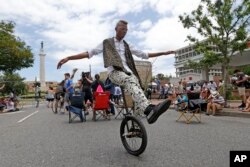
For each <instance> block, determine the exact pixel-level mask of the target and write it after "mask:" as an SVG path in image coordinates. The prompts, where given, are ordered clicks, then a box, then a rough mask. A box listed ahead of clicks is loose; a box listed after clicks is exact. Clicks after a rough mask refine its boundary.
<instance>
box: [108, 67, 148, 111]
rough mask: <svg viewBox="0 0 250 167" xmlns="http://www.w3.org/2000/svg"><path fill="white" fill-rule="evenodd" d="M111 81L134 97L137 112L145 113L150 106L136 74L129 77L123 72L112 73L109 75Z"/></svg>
mask: <svg viewBox="0 0 250 167" xmlns="http://www.w3.org/2000/svg"><path fill="white" fill-rule="evenodd" d="M109 79H110V80H111V81H112V82H113V83H114V84H117V85H119V86H123V87H124V89H125V90H126V91H128V92H129V94H130V95H131V96H132V99H133V101H134V103H135V111H136V112H138V113H143V112H144V110H145V109H146V108H147V106H148V105H149V104H150V102H149V101H148V99H147V98H146V96H145V94H144V92H143V90H142V89H141V86H140V84H139V81H138V79H137V77H136V76H135V75H134V74H131V75H127V74H126V73H125V72H123V71H116V70H114V71H112V72H111V73H110V74H109Z"/></svg>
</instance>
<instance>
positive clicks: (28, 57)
mask: <svg viewBox="0 0 250 167" xmlns="http://www.w3.org/2000/svg"><path fill="white" fill-rule="evenodd" d="M14 27H15V24H14V23H13V22H5V21H1V22H0V62H1V64H0V71H4V72H10V73H13V72H15V71H16V70H20V69H22V68H28V67H31V66H32V65H33V63H34V57H33V54H32V53H31V49H30V47H29V46H26V44H25V42H24V41H22V40H21V39H20V38H19V37H16V36H15V35H14Z"/></svg>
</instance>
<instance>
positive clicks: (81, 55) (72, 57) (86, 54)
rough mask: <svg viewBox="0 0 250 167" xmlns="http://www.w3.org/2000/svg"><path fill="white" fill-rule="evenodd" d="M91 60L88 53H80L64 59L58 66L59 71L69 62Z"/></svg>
mask: <svg viewBox="0 0 250 167" xmlns="http://www.w3.org/2000/svg"><path fill="white" fill-rule="evenodd" d="M84 58H89V54H88V52H83V53H79V54H77V55H72V56H68V57H65V58H64V59H61V60H60V61H59V62H58V64H57V69H59V68H61V66H62V65H63V64H65V63H67V62H68V61H69V60H78V59H84Z"/></svg>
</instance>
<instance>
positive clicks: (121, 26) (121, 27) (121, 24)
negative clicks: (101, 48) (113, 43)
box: [115, 20, 128, 40]
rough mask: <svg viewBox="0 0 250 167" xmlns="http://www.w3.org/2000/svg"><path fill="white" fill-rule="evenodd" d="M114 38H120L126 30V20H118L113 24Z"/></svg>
mask: <svg viewBox="0 0 250 167" xmlns="http://www.w3.org/2000/svg"><path fill="white" fill-rule="evenodd" d="M115 31H116V38H117V39H118V40H122V39H123V38H124V37H125V35H126V34H127V31H128V22H127V21H125V20H119V21H118V22H117V24H116V26H115Z"/></svg>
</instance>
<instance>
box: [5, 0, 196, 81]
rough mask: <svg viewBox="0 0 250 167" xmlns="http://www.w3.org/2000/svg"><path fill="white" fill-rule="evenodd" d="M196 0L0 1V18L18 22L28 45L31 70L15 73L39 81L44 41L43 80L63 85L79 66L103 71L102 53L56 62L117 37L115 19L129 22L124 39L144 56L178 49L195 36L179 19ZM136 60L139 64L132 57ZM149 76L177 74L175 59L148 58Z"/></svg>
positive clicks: (80, 68) (19, 31)
mask: <svg viewBox="0 0 250 167" xmlns="http://www.w3.org/2000/svg"><path fill="white" fill-rule="evenodd" d="M199 2H200V0H126V1H124V0H39V1H38V0H18V1H17V0H8V1H6V0H0V4H1V5H0V20H5V21H14V22H15V23H16V27H15V35H17V36H18V37H20V38H21V39H22V40H24V41H25V42H26V44H27V45H28V46H31V48H32V53H33V55H34V58H35V61H34V66H33V67H31V68H26V69H23V70H21V71H18V73H19V74H20V75H21V76H22V77H24V78H26V80H28V81H33V80H34V79H35V77H37V78H39V50H40V47H41V41H43V43H44V52H45V53H46V56H45V66H46V71H45V77H46V81H61V80H62V79H63V77H64V75H63V74H64V73H66V72H71V71H72V69H73V68H78V69H79V70H78V72H77V73H76V77H78V76H79V78H80V75H81V72H82V71H89V66H90V65H91V70H92V76H94V75H95V74H96V73H99V72H101V71H105V70H106V69H105V68H104V67H103V58H102V54H100V55H97V56H95V57H93V58H91V59H81V60H75V61H69V62H68V63H66V64H64V65H63V66H62V68H61V69H60V70H57V69H56V65H57V63H58V61H59V60H60V59H62V58H65V57H67V56H70V55H74V54H77V53H81V52H85V51H88V50H90V49H92V48H95V47H96V46H97V45H98V44H100V43H101V42H102V41H103V40H104V39H106V38H109V37H113V36H114V35H115V25H116V23H117V21H118V20H120V19H123V20H126V21H128V32H127V35H126V37H125V40H126V41H128V42H129V43H131V44H133V45H134V46H136V47H137V48H139V49H141V50H143V51H145V52H158V51H168V50H177V49H179V48H181V47H184V46H186V45H188V43H187V41H186V37H187V35H189V34H192V35H194V34H196V32H194V30H188V29H184V28H183V25H182V24H181V22H180V21H179V18H178V16H179V15H182V14H183V13H190V12H191V11H192V10H194V9H196V8H197V6H198V4H199ZM135 59H136V60H140V59H138V58H135ZM148 61H151V62H152V63H153V68H152V69H153V71H152V72H153V75H156V74H158V73H162V74H164V75H170V74H171V75H172V76H175V67H174V62H175V59H174V55H173V54H172V55H168V56H160V57H157V58H150V59H148Z"/></svg>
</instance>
